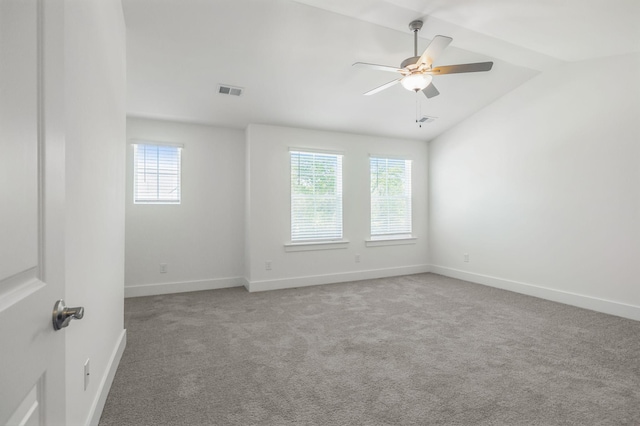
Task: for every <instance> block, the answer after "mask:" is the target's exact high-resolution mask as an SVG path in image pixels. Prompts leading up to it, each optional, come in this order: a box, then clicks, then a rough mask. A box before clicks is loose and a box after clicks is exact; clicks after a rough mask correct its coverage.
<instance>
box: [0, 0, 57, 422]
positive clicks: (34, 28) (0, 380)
mask: <svg viewBox="0 0 640 426" xmlns="http://www.w3.org/2000/svg"><path fill="white" fill-rule="evenodd" d="M63 6H64V5H63V3H62V1H60V0H0V424H1V425H5V424H27V425H44V424H47V425H49V424H63V423H64V420H65V419H64V415H65V414H64V413H65V396H64V395H65V385H64V383H65V374H64V364H65V352H64V350H65V347H64V344H65V342H64V334H65V331H64V329H63V330H61V331H54V329H53V326H52V310H53V306H54V303H55V302H56V300H58V299H61V298H63V296H64V226H63V225H64V216H63V215H64V210H63V209H64V166H65V165H64V128H63V123H64V121H63V120H64V111H63V104H64V102H63V81H64V78H63V77H64V68H63V57H64V51H63V50H64V39H63V36H64V33H63V22H64V19H63V18H64V15H63V12H64V9H63Z"/></svg>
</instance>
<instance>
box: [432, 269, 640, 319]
mask: <svg viewBox="0 0 640 426" xmlns="http://www.w3.org/2000/svg"><path fill="white" fill-rule="evenodd" d="M431 272H433V273H435V274H440V275H445V276H447V277H452V278H458V279H461V280H465V281H470V282H473V283H477V284H483V285H487V286H490V287H496V288H501V289H503V290H509V291H513V292H515V293H521V294H526V295H528V296H533V297H538V298H540V299H546V300H551V301H553V302H559V303H564V304H565V305H571V306H577V307H579V308H584V309H589V310H592V311H597V312H602V313H605V314H609V315H616V316H619V317H623V318H629V319H632V320H636V321H640V306H634V305H627V304H625V303H620V302H614V301H612V300H606V299H600V298H597V297H592V296H585V295H583V294H577V293H571V292H568V291H563V290H556V289H553V288H548V287H541V286H538V285H535V284H528V283H523V282H519V281H512V280H506V279H503V278H498V277H492V276H489V275H482V274H476V273H473V272H467V271H462V270H459V269H454V268H448V267H445V266H439V265H431Z"/></svg>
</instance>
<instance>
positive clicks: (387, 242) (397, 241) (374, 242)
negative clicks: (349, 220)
mask: <svg viewBox="0 0 640 426" xmlns="http://www.w3.org/2000/svg"><path fill="white" fill-rule="evenodd" d="M417 240H418V239H417V238H416V237H406V238H375V239H370V240H364V245H365V246H367V247H381V246H401V245H404V244H415V243H416V242H417Z"/></svg>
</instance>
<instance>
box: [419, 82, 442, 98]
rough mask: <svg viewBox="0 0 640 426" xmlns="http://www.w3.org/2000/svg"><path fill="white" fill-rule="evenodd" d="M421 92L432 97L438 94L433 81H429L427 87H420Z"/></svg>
mask: <svg viewBox="0 0 640 426" xmlns="http://www.w3.org/2000/svg"><path fill="white" fill-rule="evenodd" d="M422 93H424V95H425V96H426V97H427V98H433V97H434V96H438V95H439V94H440V92H438V89H436V86H434V85H433V83H430V84H429V85H428V86H427V87H425V88H424V89H422Z"/></svg>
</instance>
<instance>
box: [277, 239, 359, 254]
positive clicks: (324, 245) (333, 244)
mask: <svg viewBox="0 0 640 426" xmlns="http://www.w3.org/2000/svg"><path fill="white" fill-rule="evenodd" d="M348 245H349V240H339V241H306V242H300V243H286V244H285V245H284V251H286V252H287V253H289V252H295V251H314V250H336V249H346V248H347V246H348Z"/></svg>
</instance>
